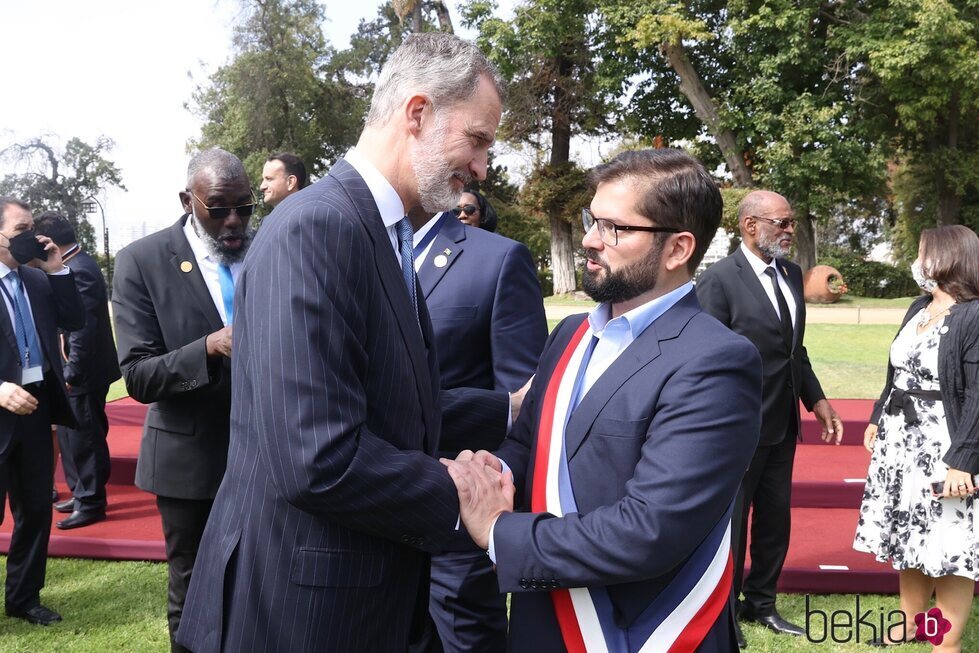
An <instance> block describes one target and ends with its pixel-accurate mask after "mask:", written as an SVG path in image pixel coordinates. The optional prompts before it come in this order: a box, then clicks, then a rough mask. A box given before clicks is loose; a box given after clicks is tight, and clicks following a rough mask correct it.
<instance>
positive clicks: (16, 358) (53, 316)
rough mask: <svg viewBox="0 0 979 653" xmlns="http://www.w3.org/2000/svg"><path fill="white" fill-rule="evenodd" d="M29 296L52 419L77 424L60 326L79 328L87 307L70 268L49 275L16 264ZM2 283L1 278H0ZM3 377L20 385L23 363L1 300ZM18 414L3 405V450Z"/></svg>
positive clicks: (0, 418) (0, 433) (0, 360)
mask: <svg viewBox="0 0 979 653" xmlns="http://www.w3.org/2000/svg"><path fill="white" fill-rule="evenodd" d="M17 272H18V273H19V274H20V278H21V280H22V281H23V283H24V290H25V291H26V292H27V296H28V298H29V299H30V304H31V314H32V316H33V318H34V326H35V328H36V329H37V335H38V338H39V339H40V345H41V347H42V349H43V350H44V357H45V359H46V360H47V361H48V365H49V366H50V369H49V370H48V372H47V374H46V375H45V378H44V380H45V384H46V386H47V388H48V393H49V397H50V400H51V423H52V424H64V425H66V426H75V416H74V414H73V413H72V412H71V407H70V406H69V404H68V395H67V394H66V393H65V374H64V370H63V368H62V364H61V348H60V347H59V346H58V328H59V327H60V328H62V329H79V328H81V327H82V326H83V325H84V324H85V309H84V307H83V306H82V300H81V298H80V297H79V296H78V290H77V289H76V288H75V280H74V278H73V277H72V274H71V273H70V272H69V273H68V274H65V275H49V274H45V273H44V272H43V271H42V270H36V269H34V268H30V267H27V266H24V265H21V266H18V267H17ZM0 283H2V282H0ZM0 309H2V310H0V332H2V334H3V335H2V336H0V343H2V345H0V380H2V381H10V382H11V383H16V384H17V385H20V382H21V372H22V370H21V363H20V351H19V348H18V346H17V338H16V335H15V329H14V325H13V324H11V323H10V315H9V314H8V313H7V307H6V303H4V302H3V300H0ZM15 419H16V415H14V414H13V413H11V412H9V411H7V410H6V409H3V408H0V450H2V449H6V447H7V446H8V445H9V444H10V440H11V438H12V437H13V432H14V420H15Z"/></svg>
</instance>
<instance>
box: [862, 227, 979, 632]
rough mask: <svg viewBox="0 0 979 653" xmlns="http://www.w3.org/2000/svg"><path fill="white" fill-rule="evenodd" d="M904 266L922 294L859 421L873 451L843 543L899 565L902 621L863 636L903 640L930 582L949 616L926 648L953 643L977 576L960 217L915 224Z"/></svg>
mask: <svg viewBox="0 0 979 653" xmlns="http://www.w3.org/2000/svg"><path fill="white" fill-rule="evenodd" d="M912 273H913V274H914V276H915V280H916V281H917V282H918V284H919V285H920V286H921V288H922V289H923V290H924V291H925V292H926V293H927V294H925V295H923V296H922V297H921V298H919V299H917V300H916V301H915V302H914V303H913V304H912V305H911V308H910V309H909V310H908V313H907V315H906V316H905V318H904V323H903V325H902V326H901V329H900V331H899V332H898V334H897V337H896V338H895V339H894V342H893V343H892V345H891V351H890V364H889V365H888V370H887V384H886V385H885V387H884V391H883V392H882V393H881V396H880V400H878V401H877V403H876V404H875V407H874V413H873V415H872V417H871V423H870V424H869V425H868V426H867V430H866V432H865V433H864V445H865V446H866V447H867V449H869V450H870V451H872V452H873V456H872V457H871V460H870V469H869V471H868V475H867V485H866V489H865V490H864V495H863V503H862V505H861V507H860V521H859V523H858V526H857V533H856V537H855V538H854V542H853V546H854V548H855V549H857V550H858V551H866V552H868V553H872V554H874V555H875V556H876V557H877V559H878V560H880V561H881V562H887V561H888V560H890V562H891V564H892V565H893V566H894V568H895V569H897V570H899V571H900V591H901V610H902V611H903V612H904V614H905V615H906V628H905V630H904V632H901V629H900V628H894V629H892V630H891V631H890V632H889V633H885V634H884V636H883V638H881V639H878V640H874V641H872V642H870V643H872V644H875V645H878V646H887V645H891V644H897V643H902V642H903V641H904V640H913V639H914V636H915V631H916V626H915V623H914V621H913V619H914V616H915V615H916V614H918V613H921V612H925V611H926V610H927V608H928V602H929V600H930V599H931V596H932V594H934V595H935V603H936V606H937V607H938V608H939V609H941V611H942V615H943V616H944V618H945V619H948V620H949V622H951V625H952V629H951V630H950V631H949V632H948V633H947V634H946V635H945V638H944V641H943V642H942V643H941V645H939V646H936V648H935V650H936V651H961V638H962V633H963V632H964V630H965V624H966V620H967V619H968V617H969V613H970V611H971V607H972V596H973V592H974V590H975V581H976V580H977V579H979V520H977V518H976V512H977V510H976V506H977V503H979V500H977V497H976V496H975V494H974V493H975V491H976V484H975V483H976V481H975V480H974V478H973V475H974V474H976V473H979V237H977V236H976V234H975V233H974V232H973V231H971V230H970V229H968V228H966V227H963V226H959V225H956V226H945V227H939V228H937V229H928V230H925V231H924V232H923V233H922V234H921V242H920V246H919V248H918V259H917V260H916V261H915V262H914V264H913V265H912ZM933 483H939V485H938V486H937V487H938V489H940V490H941V491H940V492H939V493H938V494H937V495H936V494H935V493H934V492H933V490H932V484H933Z"/></svg>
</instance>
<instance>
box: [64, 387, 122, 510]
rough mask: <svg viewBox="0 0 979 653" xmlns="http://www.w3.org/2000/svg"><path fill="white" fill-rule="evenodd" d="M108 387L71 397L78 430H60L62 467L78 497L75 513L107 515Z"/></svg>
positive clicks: (108, 467)
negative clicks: (76, 511) (106, 401)
mask: <svg viewBox="0 0 979 653" xmlns="http://www.w3.org/2000/svg"><path fill="white" fill-rule="evenodd" d="M108 391H109V388H108V386H106V387H103V388H97V389H95V390H93V391H91V392H84V393H78V394H72V395H70V396H69V397H68V402H69V404H71V409H72V410H73V411H74V412H75V418H76V419H77V421H78V428H74V429H71V428H67V427H64V426H59V427H58V443H59V444H60V445H61V466H62V467H63V468H64V470H65V480H66V481H68V487H69V488H70V489H71V495H72V496H73V497H74V498H75V510H78V511H81V512H97V513H102V512H105V504H106V501H105V484H106V483H107V482H108V480H109V472H110V471H111V470H110V462H109V445H108V443H107V442H106V436H107V435H108V434H109V418H108V417H107V416H106V414H105V395H106V393H107V392H108Z"/></svg>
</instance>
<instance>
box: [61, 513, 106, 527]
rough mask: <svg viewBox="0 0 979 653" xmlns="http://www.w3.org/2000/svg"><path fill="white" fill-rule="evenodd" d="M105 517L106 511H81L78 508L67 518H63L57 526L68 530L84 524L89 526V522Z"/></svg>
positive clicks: (98, 520) (92, 522)
mask: <svg viewBox="0 0 979 653" xmlns="http://www.w3.org/2000/svg"><path fill="white" fill-rule="evenodd" d="M104 519H105V513H104V512H81V511H79V510H76V511H75V512H73V513H71V515H69V516H68V517H67V518H65V519H62V520H61V521H59V522H58V524H57V526H58V528H59V529H61V530H63V531H67V530H69V529H72V528H81V527H82V526H88V525H89V524H94V523H95V522H100V521H102V520H104Z"/></svg>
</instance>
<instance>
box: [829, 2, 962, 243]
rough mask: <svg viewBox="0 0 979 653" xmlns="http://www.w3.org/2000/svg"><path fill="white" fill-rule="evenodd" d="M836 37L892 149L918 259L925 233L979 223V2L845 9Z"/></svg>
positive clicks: (901, 206)
mask: <svg viewBox="0 0 979 653" xmlns="http://www.w3.org/2000/svg"><path fill="white" fill-rule="evenodd" d="M841 5H842V10H841V12H840V15H839V23H838V26H837V28H836V31H835V37H836V40H837V42H838V43H839V45H840V47H841V48H842V49H843V50H844V52H845V53H846V55H847V57H848V63H849V65H850V66H851V69H852V70H853V74H854V76H855V77H856V78H857V80H858V83H859V90H860V100H861V102H862V103H863V104H864V105H866V106H867V107H869V109H870V110H871V111H873V112H874V113H875V114H876V115H877V116H878V117H879V119H878V120H877V122H876V123H875V124H876V126H877V127H878V134H877V137H878V138H879V139H880V140H881V141H882V142H884V143H885V144H886V145H887V146H888V153H889V154H890V156H891V159H892V163H893V168H894V170H895V171H896V172H897V174H896V175H895V176H894V179H893V186H892V187H893V190H894V199H895V202H896V210H897V214H898V222H899V223H900V224H899V229H898V233H899V234H902V236H903V238H905V239H906V240H903V241H902V242H900V243H897V245H898V250H899V251H903V253H904V254H905V255H908V256H910V257H911V258H913V257H914V255H915V253H916V252H917V246H918V235H919V234H920V232H921V229H923V228H925V227H928V226H934V225H936V224H938V225H941V224H954V223H964V224H970V225H972V226H973V227H977V226H979V202H977V201H976V200H975V198H976V196H977V194H979V13H977V12H979V2H977V1H976V0H961V1H953V0H914V1H912V0H891V1H886V2H885V1H883V0H868V1H861V2H855V1H853V0H851V1H849V2H844V3H841Z"/></svg>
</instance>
